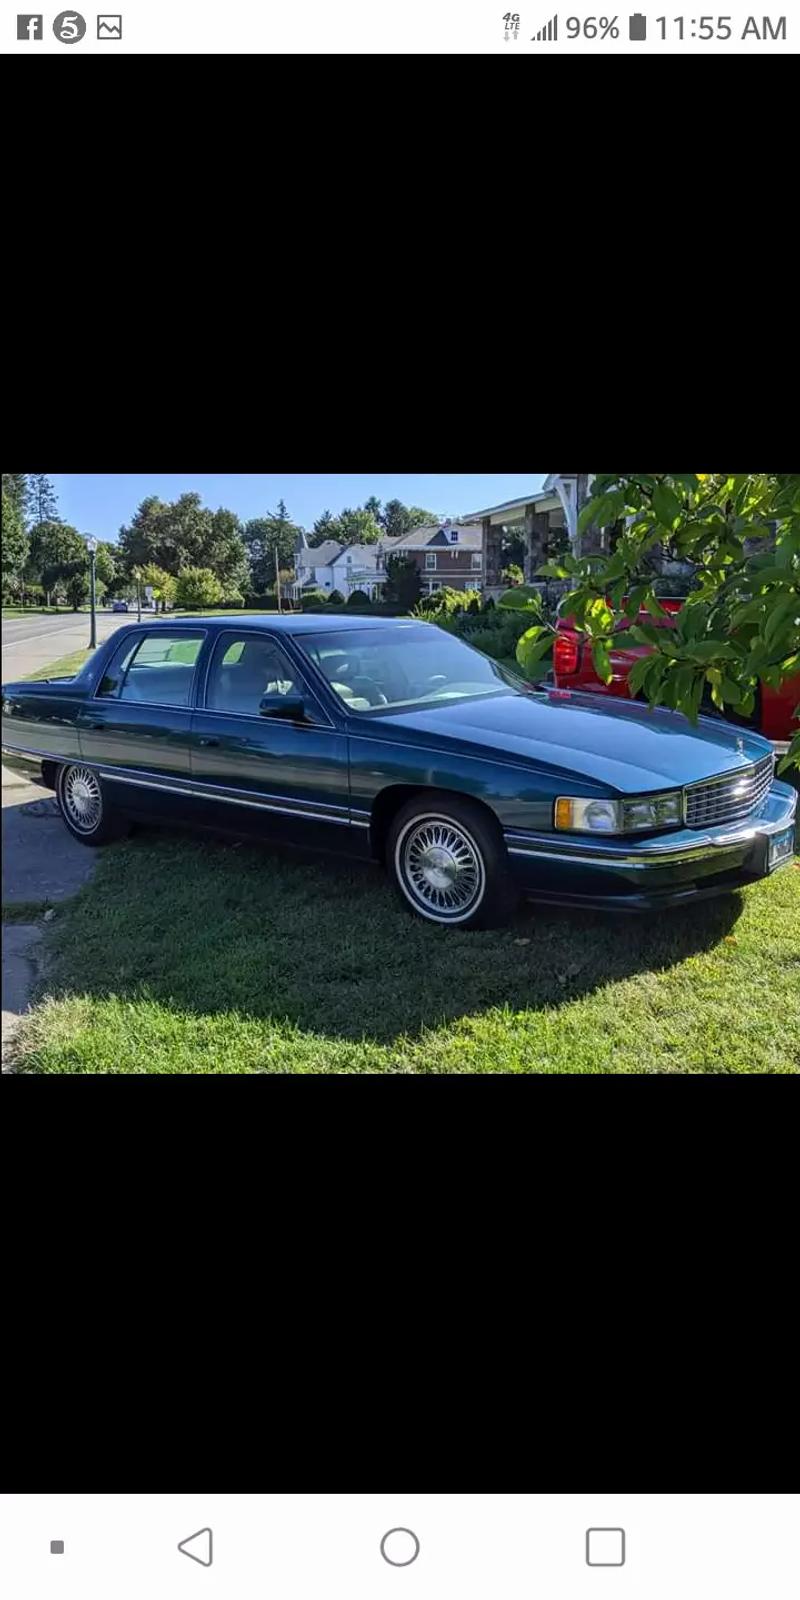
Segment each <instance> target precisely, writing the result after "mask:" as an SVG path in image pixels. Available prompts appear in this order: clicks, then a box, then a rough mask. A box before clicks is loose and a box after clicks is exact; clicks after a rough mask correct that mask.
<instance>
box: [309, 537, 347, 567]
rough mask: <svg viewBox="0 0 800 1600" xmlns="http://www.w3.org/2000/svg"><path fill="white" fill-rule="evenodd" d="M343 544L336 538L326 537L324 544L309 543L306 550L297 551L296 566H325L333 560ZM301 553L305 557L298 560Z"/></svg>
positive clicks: (342, 547)
mask: <svg viewBox="0 0 800 1600" xmlns="http://www.w3.org/2000/svg"><path fill="white" fill-rule="evenodd" d="M343 549H344V545H343V544H340V543H339V541H338V539H326V540H325V542H324V544H318V545H310V546H309V548H308V549H307V550H303V551H302V552H301V551H300V550H298V551H297V557H298V563H297V564H298V566H300V565H302V566H309V567H327V566H329V565H330V563H331V561H334V560H335V559H336V557H337V556H338V554H339V552H340V550H343ZM301 554H302V555H303V557H304V558H305V559H304V560H303V561H302V562H301V561H300V556H301Z"/></svg>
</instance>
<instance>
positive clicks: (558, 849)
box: [505, 781, 797, 911]
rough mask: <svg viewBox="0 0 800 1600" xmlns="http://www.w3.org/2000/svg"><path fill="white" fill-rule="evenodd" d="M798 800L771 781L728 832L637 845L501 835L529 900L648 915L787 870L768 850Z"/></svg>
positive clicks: (686, 833) (680, 833) (678, 834)
mask: <svg viewBox="0 0 800 1600" xmlns="http://www.w3.org/2000/svg"><path fill="white" fill-rule="evenodd" d="M796 810H797V794H796V792H795V790H794V789H792V788H791V787H790V786H789V784H786V783H779V782H777V781H775V782H773V784H772V787H771V788H770V791H769V793H768V795H767V796H766V799H765V800H764V801H763V803H762V805H761V806H760V808H759V810H758V811H757V812H756V813H755V814H754V815H753V816H751V817H748V818H747V819H746V820H745V821H744V822H742V823H737V824H736V826H734V827H730V828H719V829H712V830H709V831H706V830H705V829H703V830H700V829H695V828H681V829H679V830H676V831H675V832H674V833H669V834H659V835H651V837H650V838H647V839H636V838H635V837H632V836H631V835H628V836H627V837H625V838H624V839H622V838H619V839H609V838H605V839H603V840H602V841H598V840H597V839H596V838H590V837H589V836H588V835H585V834H582V835H581V836H580V838H578V837H576V836H574V835H573V836H567V835H560V834H555V833H552V832H551V833H519V832H511V831H508V832H506V835H505V840H506V847H507V849H508V853H509V856H510V858H511V866H512V872H513V875H514V877H515V879H516V881H517V883H518V885H519V887H520V889H521V890H522V892H523V893H524V894H526V895H531V896H534V897H535V898H537V899H542V900H548V901H551V902H554V903H558V904H564V905H573V904H575V905H585V906H590V907H592V906H594V907H603V908H605V907H611V908H612V909H617V910H620V911H623V910H627V911H647V910H652V909H654V908H656V907H658V906H670V905H682V904H684V903H685V902H686V901H688V900H697V899H706V898H707V897H708V896H710V895H715V894H723V893H725V892H726V891H728V890H731V889H739V888H742V887H744V886H745V885H746V884H748V883H753V882H754V881H755V880H756V879H758V878H764V877H767V876H769V874H770V873H771V872H772V871H776V870H779V868H780V866H785V865H788V864H789V862H791V861H792V860H793V859H794V858H793V855H792V853H791V852H790V853H789V855H787V856H785V857H784V858H783V860H781V861H780V862H778V863H777V864H776V865H771V864H770V845H771V843H772V841H773V840H774V839H776V838H777V837H778V836H781V835H783V834H785V833H786V832H787V830H788V829H790V828H792V827H793V826H794V825H795V814H796Z"/></svg>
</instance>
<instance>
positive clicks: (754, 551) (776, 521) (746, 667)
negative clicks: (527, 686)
mask: <svg viewBox="0 0 800 1600" xmlns="http://www.w3.org/2000/svg"><path fill="white" fill-rule="evenodd" d="M617 523H621V524H622V531H621V532H620V534H619V537H618V540H617V545H616V549H615V550H614V551H613V553H610V554H607V555H605V554H604V555H600V556H597V555H592V556H586V557H581V556H575V555H572V554H569V555H564V556H562V557H561V559H560V561H558V562H557V563H552V562H551V563H547V564H546V565H545V566H544V567H542V568H540V572H541V573H542V575H544V576H548V577H569V578H570V579H571V580H572V583H573V589H572V591H571V592H570V594H569V596H568V597H567V599H566V600H565V602H564V604H565V605H566V606H567V607H568V609H569V611H570V612H571V613H572V614H573V615H574V616H575V620H576V623H577V625H578V627H579V628H580V629H581V630H582V631H583V632H584V633H585V634H586V635H587V637H588V639H589V641H590V643H591V648H592V659H593V662H594V666H595V670H596V671H597V673H598V674H599V676H600V677H601V678H603V679H604V681H605V682H608V681H609V680H610V678H611V665H610V661H609V644H610V639H611V634H612V631H613V630H614V628H615V627H616V626H617V625H619V624H622V626H623V628H624V630H625V631H627V632H628V634H629V635H630V638H631V639H632V640H634V641H635V642H636V643H637V644H645V645H647V646H648V647H649V651H648V654H647V655H645V656H643V657H641V658H640V660H638V661H637V662H635V663H634V666H633V667H632V669H631V671H630V673H629V675H628V688H629V691H630V693H631V694H636V693H641V694H643V695H644V697H645V698H646V699H647V700H648V701H649V702H650V704H651V705H664V706H670V707H672V708H673V709H675V710H678V711H682V712H684V713H685V715H686V716H687V717H688V718H689V720H690V721H691V722H696V721H697V717H698V714H699V711H700V706H701V703H702V700H703V696H704V694H705V693H707V692H708V690H710V693H711V698H712V701H713V703H714V704H715V706H717V708H718V709H719V710H720V711H726V710H728V708H731V709H732V710H733V711H734V712H735V713H736V715H738V716H743V717H748V716H750V715H751V714H752V712H753V710H754V707H755V702H756V695H757V693H758V690H759V685H760V684H762V683H763V684H767V685H769V686H770V687H772V688H778V687H779V686H780V684H781V683H783V682H784V681H785V680H786V679H787V678H790V677H794V675H795V674H800V475H782V474H774V473H751V474H744V475H738V476H737V475H729V474H727V473H670V474H666V473H658V474H649V473H638V474H612V473H609V474H604V475H602V476H599V477H597V478H596V479H595V481H594V484H593V494H592V498H591V499H590V500H589V501H588V503H587V504H586V505H585V506H584V507H583V510H582V511H581V514H580V517H579V521H578V532H579V537H580V536H581V535H582V534H584V533H585V532H586V531H587V530H588V529H589V528H590V527H592V526H595V527H598V528H606V527H609V526H613V525H615V524H617ZM664 545H666V546H667V548H668V550H669V551H670V553H672V554H674V555H675V556H677V557H678V558H679V559H681V560H683V561H687V562H689V563H691V564H692V566H693V568H694V570H695V575H696V587H695V588H694V589H693V590H692V591H691V593H690V594H689V595H687V597H686V600H685V603H684V605H683V607H682V608H681V610H680V611H679V612H678V613H677V616H676V619H675V626H674V627H670V628H664V627H655V626H654V625H653V623H646V622H641V621H640V620H639V617H640V612H641V610H642V609H643V608H644V609H645V610H646V611H648V612H649V613H650V615H651V616H652V617H653V619H654V621H655V619H657V618H659V617H663V616H664V614H665V613H664V612H663V610H662V608H661V606H660V605H659V603H658V599H657V597H656V595H655V593H654V581H655V578H654V573H653V570H652V555H653V552H654V551H655V550H656V549H657V547H659V546H664ZM648 566H649V569H650V570H648ZM531 631H534V630H531ZM548 632H549V630H548V629H547V628H546V627H540V628H538V630H537V638H536V640H535V641H534V642H533V644H534V646H535V647H536V648H537V649H538V648H539V647H541V649H540V654H541V655H542V656H543V655H544V654H545V653H546V651H547V649H548V647H549V644H550V642H551V640H550V638H549V637H547V635H548ZM789 766H795V767H800V733H798V734H797V735H796V736H795V738H794V739H793V741H792V744H791V747H790V750H789V753H788V755H786V756H785V757H784V759H783V761H782V762H781V763H780V765H779V771H780V770H785V769H786V768H787V767H789Z"/></svg>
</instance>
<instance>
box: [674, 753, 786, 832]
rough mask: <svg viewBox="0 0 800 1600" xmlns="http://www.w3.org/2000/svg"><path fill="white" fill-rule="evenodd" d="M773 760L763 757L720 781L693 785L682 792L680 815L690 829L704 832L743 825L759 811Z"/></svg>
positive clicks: (770, 781)
mask: <svg viewBox="0 0 800 1600" xmlns="http://www.w3.org/2000/svg"><path fill="white" fill-rule="evenodd" d="M774 765H775V758H774V756H765V757H764V759H763V761H757V762H756V763H755V765H754V766H752V767H740V768H739V770H738V772H726V774H725V776H724V777H723V778H707V779H705V781H704V782H703V783H692V784H690V785H689V787H688V788H686V789H684V791H683V814H684V816H685V818H686V824H687V827H689V828H707V827H712V826H716V824H717V823H720V822H742V821H743V820H744V818H745V817H749V816H750V815H751V814H752V813H753V812H755V811H758V809H759V806H760V805H761V803H762V801H763V800H765V799H766V796H767V794H768V792H769V788H770V785H771V783H772V772H773V768H774Z"/></svg>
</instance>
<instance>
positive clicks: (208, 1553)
mask: <svg viewBox="0 0 800 1600" xmlns="http://www.w3.org/2000/svg"><path fill="white" fill-rule="evenodd" d="M178 1549H179V1550H180V1553H181V1555H182V1556H188V1557H189V1560H190V1561H199V1563H200V1565H201V1567H210V1566H211V1563H212V1561H213V1559H214V1554H213V1549H214V1536H213V1534H212V1532H211V1529H210V1528H201V1529H200V1530H199V1532H198V1533H192V1534H190V1535H189V1538H188V1539H183V1540H182V1542H181V1543H180V1544H179V1545H178Z"/></svg>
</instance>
